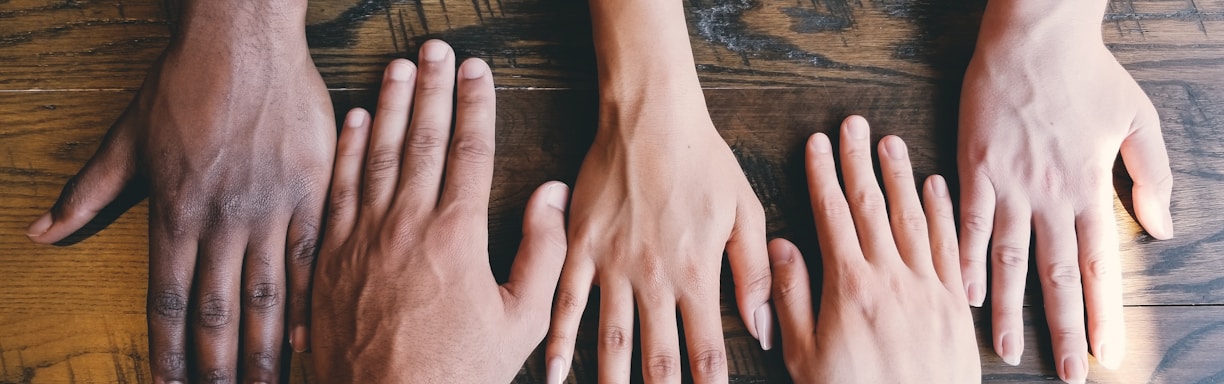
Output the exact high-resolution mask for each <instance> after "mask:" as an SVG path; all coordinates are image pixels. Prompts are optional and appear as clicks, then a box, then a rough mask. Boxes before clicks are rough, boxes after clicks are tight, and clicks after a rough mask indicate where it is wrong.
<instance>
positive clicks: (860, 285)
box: [838, 271, 875, 310]
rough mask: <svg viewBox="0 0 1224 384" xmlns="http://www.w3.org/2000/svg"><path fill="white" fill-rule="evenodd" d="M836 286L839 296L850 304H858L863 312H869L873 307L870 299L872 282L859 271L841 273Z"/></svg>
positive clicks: (873, 303) (872, 301)
mask: <svg viewBox="0 0 1224 384" xmlns="http://www.w3.org/2000/svg"><path fill="white" fill-rule="evenodd" d="M839 278H840V280H841V281H840V284H839V285H838V289H839V294H840V296H841V297H843V298H845V299H846V300H847V301H848V302H850V303H855V304H858V305H859V307H861V308H862V309H864V310H870V309H871V308H872V307H873V305H875V302H874V300H872V297H871V287H870V285H871V284H872V282H870V281H868V278H867V277H866V276H863V274H862V273H861V272H859V271H847V272H846V273H843V274H842V275H841V276H839Z"/></svg>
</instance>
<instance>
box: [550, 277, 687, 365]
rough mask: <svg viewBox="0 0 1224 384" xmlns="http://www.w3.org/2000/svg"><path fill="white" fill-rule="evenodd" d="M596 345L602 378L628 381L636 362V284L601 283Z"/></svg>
mask: <svg viewBox="0 0 1224 384" xmlns="http://www.w3.org/2000/svg"><path fill="white" fill-rule="evenodd" d="M673 321H675V320H673ZM597 349H598V353H599V382H600V383H603V384H624V383H628V382H629V370H630V367H631V366H632V364H633V288H631V287H629V285H628V284H627V283H622V282H601V283H600V287H599V345H598V347H597ZM571 353H572V352H571Z"/></svg>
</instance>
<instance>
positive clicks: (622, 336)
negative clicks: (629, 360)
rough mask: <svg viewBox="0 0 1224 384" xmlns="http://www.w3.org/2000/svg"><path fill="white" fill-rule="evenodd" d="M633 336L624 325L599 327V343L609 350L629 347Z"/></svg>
mask: <svg viewBox="0 0 1224 384" xmlns="http://www.w3.org/2000/svg"><path fill="white" fill-rule="evenodd" d="M632 340H633V337H632V336H631V335H630V334H629V330H628V329H625V328H624V327H619V326H615V325H608V326H604V327H601V328H600V329H599V344H600V346H602V347H604V349H605V350H607V351H609V352H624V351H628V350H629V348H630V343H632Z"/></svg>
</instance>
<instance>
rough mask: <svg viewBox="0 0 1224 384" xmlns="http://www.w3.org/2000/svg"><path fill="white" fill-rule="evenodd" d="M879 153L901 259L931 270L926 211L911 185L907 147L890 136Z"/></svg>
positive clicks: (911, 176)
mask: <svg viewBox="0 0 1224 384" xmlns="http://www.w3.org/2000/svg"><path fill="white" fill-rule="evenodd" d="M879 153H881V154H882V155H881V156H880V171H881V172H883V173H884V190H885V192H886V193H887V194H888V208H889V209H888V216H889V217H888V222H889V224H890V225H891V226H892V235H893V238H895V239H896V242H897V244H896V245H897V251H898V252H899V253H900V254H901V260H903V261H905V264H906V265H909V267H910V268H911V269H913V270H914V271H917V272H919V273H926V272H933V270H932V269H933V268H932V267H931V239H930V237H929V236H928V235H927V222H926V214H924V213H923V211H922V203H921V202H920V201H919V200H918V190H917V188H915V186H914V170H913V168H911V166H910V159H909V149H908V148H906V146H905V142H904V141H901V138H900V137H896V136H891V135H890V136H886V137H884V138H883V139H881V140H880V148H879Z"/></svg>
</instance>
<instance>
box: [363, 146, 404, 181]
mask: <svg viewBox="0 0 1224 384" xmlns="http://www.w3.org/2000/svg"><path fill="white" fill-rule="evenodd" d="M399 162H400V151H399V149H397V148H386V147H383V148H376V149H374V150H373V151H372V152H370V157H369V158H367V159H366V171H367V172H368V173H369V174H371V175H375V174H381V173H389V172H388V171H390V170H392V169H395V167H397V166H399Z"/></svg>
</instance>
